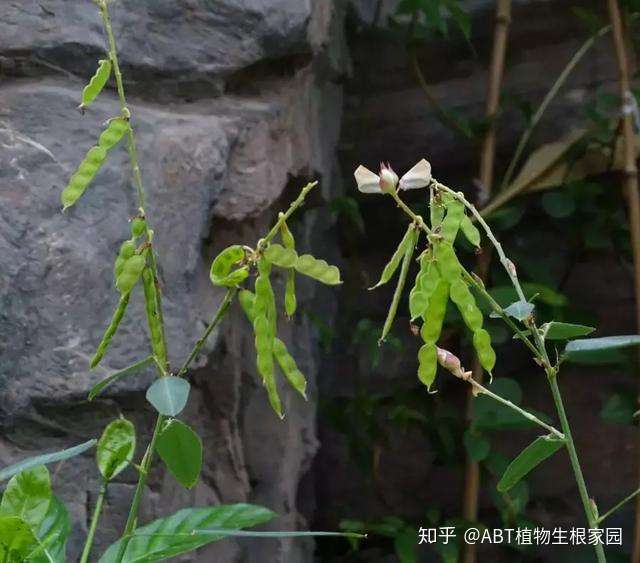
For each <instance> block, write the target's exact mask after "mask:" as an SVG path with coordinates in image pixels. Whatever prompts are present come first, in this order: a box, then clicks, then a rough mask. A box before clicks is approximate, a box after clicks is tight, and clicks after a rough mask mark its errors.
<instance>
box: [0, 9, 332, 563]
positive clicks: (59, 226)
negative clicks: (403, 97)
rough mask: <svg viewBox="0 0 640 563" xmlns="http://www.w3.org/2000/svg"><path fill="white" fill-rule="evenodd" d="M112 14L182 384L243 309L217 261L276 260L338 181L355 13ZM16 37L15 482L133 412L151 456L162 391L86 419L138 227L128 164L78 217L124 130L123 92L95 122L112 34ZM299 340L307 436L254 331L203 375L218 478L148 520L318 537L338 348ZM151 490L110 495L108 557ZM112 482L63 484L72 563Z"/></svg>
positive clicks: (64, 16) (115, 397)
mask: <svg viewBox="0 0 640 563" xmlns="http://www.w3.org/2000/svg"><path fill="white" fill-rule="evenodd" d="M112 7H113V26H114V31H115V34H116V36H117V38H118V43H119V47H120V52H121V58H122V61H123V68H124V72H125V81H126V83H127V85H128V86H129V88H130V90H129V91H130V96H129V98H130V99H129V103H130V108H131V113H132V115H133V124H134V126H135V128H136V130H137V132H138V142H139V149H140V161H141V167H142V175H143V179H144V183H145V185H146V191H147V201H148V205H147V213H148V215H149V217H150V221H151V222H152V224H153V225H154V226H155V228H156V239H155V240H156V243H157V251H158V254H159V256H160V268H161V274H162V275H161V277H162V280H161V283H162V288H163V295H164V299H165V320H166V326H167V333H168V336H169V341H170V356H171V358H172V359H173V362H174V364H177V363H179V362H180V361H181V360H182V358H184V357H185V355H186V354H187V352H188V350H189V349H190V348H191V346H192V344H193V342H194V341H195V339H196V338H197V337H198V336H199V334H200V333H201V332H202V330H203V328H204V326H205V323H206V322H207V321H208V320H209V317H210V315H211V314H212V313H213V311H214V309H215V307H216V305H217V303H218V301H219V299H220V297H221V293H220V292H219V291H217V290H215V289H214V288H212V286H211V284H210V283H209V281H208V266H209V264H210V260H211V258H212V256H214V255H215V254H216V253H217V251H218V250H220V249H221V248H223V247H224V246H225V245H226V244H228V243H229V242H231V241H235V242H241V243H247V244H252V243H255V241H256V239H257V238H258V237H259V235H260V233H262V232H264V231H265V229H266V228H267V227H268V226H269V223H270V222H271V221H272V220H273V218H274V216H275V214H276V212H277V210H278V209H279V208H280V206H282V205H285V204H286V203H287V202H288V201H289V199H290V197H291V195H294V194H295V193H296V191H297V189H298V188H299V187H300V186H301V184H302V182H304V181H306V180H307V179H311V178H314V179H315V178H318V179H320V180H323V179H324V180H328V179H330V178H331V177H332V174H333V167H334V152H335V151H334V148H335V145H336V142H337V136H338V130H339V122H340V117H341V116H340V108H341V99H340V87H339V86H338V85H337V84H336V83H335V82H334V81H333V80H334V78H335V77H336V76H337V75H338V74H339V72H340V67H341V65H342V61H341V57H342V55H341V51H340V50H341V47H340V46H339V43H340V38H339V37H338V36H335V35H334V36H333V37H332V41H331V44H330V43H329V34H330V33H332V34H333V33H334V31H335V30H336V29H337V30H339V29H341V24H340V22H339V21H337V19H339V18H340V17H341V14H340V12H339V11H335V10H334V9H333V8H332V6H331V5H328V4H327V3H325V2H322V1H313V2H312V1H311V0H303V1H301V0H276V1H272V2H257V1H254V0H243V1H240V2H239V1H236V0H233V1H223V2H219V1H215V2H213V1H210V0H180V1H178V2H176V1H158V0H146V1H143V2H140V1H137V0H136V1H133V0H119V1H118V2H114V3H113V4H112ZM0 37H1V39H0V68H1V70H2V73H3V74H4V76H5V78H6V79H3V82H2V85H1V86H0V107H2V110H1V113H0V143H1V150H0V214H1V218H2V220H1V221H0V254H2V256H3V267H2V268H1V269H0V300H1V301H0V302H1V303H2V307H1V313H0V315H1V320H2V322H1V323H0V362H1V365H2V370H1V375H0V425H1V428H2V430H1V432H0V464H1V465H5V464H9V463H11V462H13V461H15V460H17V459H19V458H22V457H24V456H27V455H30V454H35V453H37V452H41V451H49V450H53V449H58V448H62V447H66V446H68V445H71V444H73V443H77V442H80V441H82V440H84V439H87V438H89V437H95V436H98V435H99V433H100V431H101V429H102V428H103V427H104V425H105V424H106V423H107V422H108V421H109V419H111V418H113V417H114V416H116V415H117V413H118V412H122V413H124V414H125V415H126V416H128V417H131V418H132V419H133V420H134V421H135V423H136V427H137V429H138V432H139V433H140V439H139V443H140V444H141V445H142V444H144V443H146V440H147V439H148V435H147V434H148V433H149V431H150V427H151V425H152V420H153V413H152V410H151V408H150V406H149V405H148V404H146V402H145V401H144V397H143V391H144V389H145V388H146V386H147V385H148V383H149V381H150V380H151V378H152V377H153V376H152V373H151V372H149V373H147V374H145V375H144V376H136V377H133V378H130V379H128V380H127V381H126V382H123V383H121V384H119V385H118V386H116V387H114V388H112V389H110V390H109V392H108V393H107V394H106V395H105V396H103V397H101V398H100V399H99V400H96V401H94V402H93V403H87V402H86V395H87V391H88V390H89V389H90V388H91V386H92V385H93V384H95V383H96V382H97V381H98V380H99V379H100V378H101V377H102V376H103V375H104V370H101V369H96V370H94V371H89V370H88V367H87V364H88V359H89V358H90V356H91V355H92V353H93V351H94V349H95V347H96V345H97V343H98V341H99V339H100V338H101V335H102V332H103V330H104V328H105V326H106V324H107V323H108V320H109V318H110V316H111V313H112V311H113V308H114V307H115V305H116V303H117V297H118V296H117V291H116V290H115V288H114V287H113V281H112V267H113V259H114V257H115V253H116V251H117V248H118V246H119V244H120V243H121V241H122V240H123V239H125V238H128V225H127V219H128V217H129V216H132V215H134V214H135V213H136V200H135V197H134V189H133V187H132V182H131V174H130V169H129V168H128V160H127V158H128V157H127V152H126V150H125V149H124V147H118V148H117V149H115V150H114V151H113V153H112V154H111V156H110V158H109V161H108V164H106V165H105V166H104V167H103V169H102V170H101V171H100V173H99V175H98V177H97V179H96V181H95V183H94V184H93V185H92V186H91V187H90V188H89V189H88V190H87V192H86V194H85V196H84V197H83V198H82V199H81V200H80V201H79V202H78V204H77V205H76V206H75V207H73V208H71V209H69V210H68V211H67V212H66V213H64V214H63V213H61V212H60V203H59V194H60V191H61V190H62V189H63V188H64V186H65V184H66V180H67V179H68V177H69V175H70V174H71V173H72V171H73V170H74V167H75V166H77V164H78V163H79V161H80V160H81V158H82V156H83V153H84V151H85V150H86V149H88V148H89V147H90V146H91V145H92V144H94V142H95V139H96V138H97V136H98V134H99V132H100V130H101V126H102V123H103V122H104V120H105V119H107V118H109V117H112V116H113V115H116V114H117V113H118V109H117V108H118V105H117V97H116V96H115V93H114V92H113V90H108V91H106V92H105V93H104V94H103V95H102V96H101V97H100V99H99V101H97V102H96V103H95V104H94V105H93V106H92V107H91V108H90V111H88V112H87V114H86V115H84V116H81V115H80V114H79V113H78V112H77V111H76V109H75V108H76V106H77V104H78V101H79V93H80V90H81V88H82V86H83V84H84V83H85V80H86V78H87V77H88V76H90V75H91V74H92V73H93V67H94V66H95V61H96V60H97V59H98V58H100V57H103V56H104V55H103V46H104V38H103V34H102V32H101V22H100V18H99V14H98V13H97V10H96V7H95V6H94V5H93V4H92V3H91V2H90V1H88V0H72V1H69V0H64V1H63V0H47V1H44V2H36V1H30V0H29V1H27V2H4V3H2V5H0ZM254 71H255V72H254ZM328 190H329V182H328V181H327V182H323V184H322V187H321V188H319V193H318V194H316V195H315V196H314V197H315V198H316V199H315V200H316V201H320V200H321V199H325V200H326V199H327V198H329V197H330V196H329V191H328ZM323 213H324V212H323V211H318V210H314V209H313V205H312V204H310V205H309V206H307V208H305V210H304V211H303V213H301V214H300V218H299V219H298V220H296V221H295V224H294V229H295V231H296V234H297V236H298V239H299V244H300V246H301V247H302V248H304V249H311V248H312V247H313V250H314V252H318V253H321V252H322V251H323V250H325V251H326V247H327V246H328V245H327V244H326V242H322V244H318V242H319V241H320V240H321V239H322V238H323V237H324V235H323V231H322V230H321V229H320V228H319V225H326V224H327V217H324V216H323ZM301 291H302V292H303V295H304V302H305V303H308V304H309V306H310V305H311V303H312V301H313V299H314V298H315V297H314V296H315V295H316V291H317V290H316V289H315V286H312V285H308V286H307V285H305V284H304V283H301ZM132 301H133V303H132V306H130V308H129V310H128V311H127V314H126V318H125V321H124V324H123V326H122V329H121V331H120V332H119V333H118V335H117V336H116V337H115V339H114V341H113V344H112V347H111V348H110V350H109V352H108V354H107V356H106V357H105V360H104V364H105V367H106V368H107V369H112V368H118V367H123V366H125V365H127V364H128V363H130V362H132V361H135V360H137V359H139V358H140V357H141V356H142V355H143V354H144V353H145V352H144V350H145V346H146V327H145V323H144V322H143V320H142V317H141V313H142V307H143V304H142V302H141V298H140V296H139V295H136V296H134V298H133V299H132ZM292 325H293V326H292ZM283 331H284V334H285V340H287V341H289V342H290V343H291V349H292V351H293V353H294V354H295V355H296V356H297V357H298V358H307V360H305V361H306V365H304V368H305V372H306V374H307V376H308V377H309V379H310V383H311V390H310V391H311V392H310V395H311V397H312V399H311V400H310V401H309V402H308V403H305V402H304V401H302V400H301V399H300V398H299V397H297V396H295V395H294V394H293V393H290V392H289V391H288V390H283V400H284V404H285V410H286V412H287V418H286V419H285V421H284V422H280V421H279V420H277V418H276V417H275V416H274V415H273V413H272V412H271V411H270V408H269V406H268V402H267V400H266V395H265V393H264V391H263V389H262V387H261V385H260V384H259V379H258V378H257V376H256V373H255V369H254V365H253V361H252V360H251V358H252V355H253V352H252V347H253V344H252V337H251V332H250V329H249V326H248V325H247V324H246V321H245V320H244V318H241V315H240V314H239V313H238V312H237V311H235V310H234V311H233V312H232V313H231V314H230V316H229V318H228V320H227V322H226V323H225V324H224V325H223V327H222V328H221V329H220V331H219V333H218V334H216V335H214V337H213V338H212V339H211V341H210V342H209V343H208V347H207V349H206V354H203V355H202V358H200V361H199V364H198V365H197V366H196V369H195V373H194V382H195V385H194V390H193V393H192V397H191V401H190V403H189V406H188V410H187V412H186V414H185V418H186V419H187V420H188V421H189V422H190V423H191V424H192V425H193V426H194V427H195V428H196V429H197V430H198V431H199V433H200V435H201V436H202V437H203V441H204V443H205V445H206V453H205V464H204V468H203V475H202V479H201V481H200V483H199V484H198V485H197V486H196V487H195V489H194V490H192V491H185V490H183V489H181V488H180V487H179V486H178V485H177V484H176V483H175V482H174V481H173V479H172V478H171V476H170V475H168V474H166V472H165V471H164V470H163V468H162V466H161V464H160V463H158V464H156V466H155V468H154V471H153V474H152V476H151V479H150V487H151V492H150V494H148V495H147V496H146V498H145V501H144V505H143V507H142V519H143V521H145V520H148V519H151V518H153V517H154V516H157V515H161V514H167V513H170V512H172V511H174V510H176V509H178V508H181V507H185V506H189V505H193V504H198V505H205V504H211V503H219V502H238V501H248V502H255V503H258V504H264V505H266V506H268V507H270V508H271V509H273V510H275V511H276V512H277V513H278V514H279V515H280V518H279V519H278V520H277V521H276V522H274V524H273V526H274V527H277V528H280V529H282V528H288V529H293V528H296V527H304V525H305V523H304V521H303V520H302V519H301V517H300V516H299V513H298V509H297V499H296V495H297V490H298V484H299V481H300V479H301V477H302V475H303V474H304V473H305V472H306V470H307V468H308V466H309V464H310V460H311V458H312V456H313V455H314V452H315V450H316V448H317V442H316V437H315V435H316V434H315V427H314V418H315V393H314V379H315V375H316V369H317V368H316V363H315V361H314V357H315V356H316V351H317V344H316V343H317V335H316V334H315V331H314V330H313V328H312V327H311V326H310V323H309V321H308V319H307V317H305V316H299V318H297V319H296V320H295V321H292V322H291V323H290V324H289V325H287V326H286V327H283ZM293 331H295V336H296V338H295V342H293V340H292V338H291V335H292V333H293ZM141 448H142V446H141V447H140V451H139V452H138V454H139V455H140V454H141ZM135 477H136V476H135V474H134V473H133V472H132V471H131V472H125V473H124V474H123V476H122V478H121V479H120V480H119V482H118V483H116V484H114V485H113V486H112V487H111V488H110V491H109V495H108V499H107V504H106V509H105V518H104V521H103V525H102V526H101V528H102V530H103V531H104V532H105V533H102V534H100V537H99V539H98V543H97V544H96V553H99V552H100V551H101V550H102V549H103V548H104V547H106V546H107V545H108V544H109V543H110V542H111V541H113V539H114V538H115V537H116V536H117V533H118V531H119V530H120V529H121V526H122V522H123V517H124V515H125V510H126V508H127V506H128V504H129V501H130V497H131V493H132V491H133V485H134V482H135ZM97 478H98V474H97V471H96V470H95V469H94V465H93V460H92V458H91V455H89V454H87V455H85V456H82V457H80V458H76V459H74V460H72V461H70V462H67V463H65V464H64V467H63V468H62V470H61V471H60V472H59V473H57V474H56V477H55V482H54V487H55V490H56V492H58V493H59V494H60V495H61V497H62V498H63V500H65V501H66V502H67V503H68V505H69V507H70V509H71V512H72V516H73V519H74V524H75V527H74V530H75V532H74V536H73V538H72V540H71V545H70V551H71V552H72V554H77V552H78V550H79V548H80V547H81V543H80V542H81V541H82V537H83V535H84V534H83V532H84V531H85V530H86V526H87V520H88V518H89V516H90V511H91V510H92V506H93V502H94V498H95V493H96V491H97V487H98V479H97ZM310 546H311V544H309V543H308V542H304V541H295V542H291V541H269V542H262V543H260V544H254V543H251V542H246V541H245V542H232V541H227V542H222V543H220V544H218V545H216V546H214V547H212V548H210V549H208V550H202V551H201V552H199V554H198V555H197V556H195V557H194V558H193V559H192V560H194V561H211V560H213V559H215V560H216V561H225V562H226V561H229V562H235V561H255V562H262V561H292V562H293V561H295V562H304V561H309V560H310V557H311V555H310V554H311V550H310Z"/></svg>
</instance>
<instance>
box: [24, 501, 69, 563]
mask: <svg viewBox="0 0 640 563" xmlns="http://www.w3.org/2000/svg"><path fill="white" fill-rule="evenodd" d="M70 533H71V521H70V520H69V513H68V512H67V509H66V507H65V506H64V504H62V502H60V500H59V499H58V498H57V497H56V496H52V497H51V503H50V504H49V511H48V512H47V514H46V516H45V517H44V520H43V521H42V524H41V525H40V529H39V530H38V532H37V534H36V535H37V537H38V539H39V540H40V545H39V546H38V548H37V549H36V550H35V551H34V552H32V553H31V555H30V556H29V561H32V562H33V563H51V562H52V561H55V562H60V563H63V562H64V561H66V550H67V539H68V538H69V534H70Z"/></svg>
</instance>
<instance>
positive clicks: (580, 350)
mask: <svg viewBox="0 0 640 563" xmlns="http://www.w3.org/2000/svg"><path fill="white" fill-rule="evenodd" d="M638 344H640V335H638V334H628V335H621V336H604V337H601V338H582V339H580V340H571V341H570V342H569V343H568V344H567V346H566V348H565V349H564V353H565V356H566V357H567V358H569V359H576V358H578V359H579V358H580V356H581V355H583V354H585V353H589V352H602V351H609V350H618V349H619V348H627V347H629V346H637V345H638Z"/></svg>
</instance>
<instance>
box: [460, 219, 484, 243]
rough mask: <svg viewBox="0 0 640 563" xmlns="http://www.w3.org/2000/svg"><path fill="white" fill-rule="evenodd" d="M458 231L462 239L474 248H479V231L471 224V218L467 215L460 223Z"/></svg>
mask: <svg viewBox="0 0 640 563" xmlns="http://www.w3.org/2000/svg"><path fill="white" fill-rule="evenodd" d="M460 230H461V231H462V234H463V235H464V237H465V238H466V239H467V240H468V241H469V242H470V243H471V244H473V246H475V247H476V248H480V231H479V230H478V228H477V227H476V226H475V225H474V224H473V221H471V218H470V217H469V216H468V215H465V216H464V217H463V219H462V221H461V222H460Z"/></svg>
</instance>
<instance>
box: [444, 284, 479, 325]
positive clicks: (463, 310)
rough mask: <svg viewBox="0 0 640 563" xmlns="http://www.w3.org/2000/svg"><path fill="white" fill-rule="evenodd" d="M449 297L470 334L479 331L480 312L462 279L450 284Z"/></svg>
mask: <svg viewBox="0 0 640 563" xmlns="http://www.w3.org/2000/svg"><path fill="white" fill-rule="evenodd" d="M449 295H450V296H451V301H453V302H454V303H455V304H456V306H457V307H458V310H459V311H460V314H461V315H462V319H463V320H464V322H465V324H466V325H467V326H468V327H469V330H471V332H475V331H477V330H480V329H481V328H482V312H481V311H480V309H479V308H478V306H477V305H476V300H475V298H474V297H473V294H472V293H471V291H470V290H469V286H467V284H466V283H465V282H464V280H463V279H462V278H458V279H457V280H455V281H454V282H453V283H452V284H451V287H450V288H449Z"/></svg>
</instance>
